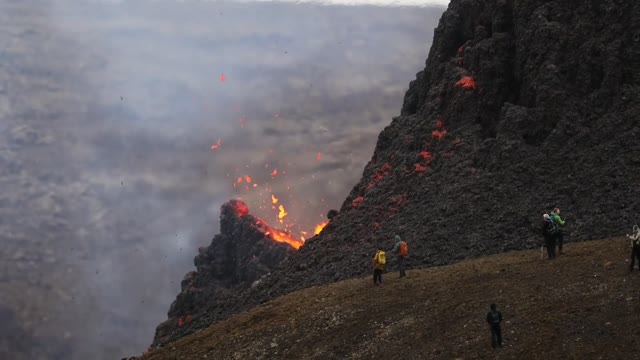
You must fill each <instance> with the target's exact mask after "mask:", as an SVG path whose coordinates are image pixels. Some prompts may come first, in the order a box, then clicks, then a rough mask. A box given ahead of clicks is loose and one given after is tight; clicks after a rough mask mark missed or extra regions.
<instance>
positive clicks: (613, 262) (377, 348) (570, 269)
mask: <svg viewBox="0 0 640 360" xmlns="http://www.w3.org/2000/svg"><path fill="white" fill-rule="evenodd" d="M629 251H630V249H629V241H628V240H627V239H626V238H611V239H607V240H601V241H589V242H583V243H576V244H571V245H568V246H566V247H565V254H564V255H562V256H560V257H558V258H557V259H556V260H553V261H549V260H546V259H545V260H541V259H540V252H539V250H530V251H518V252H510V253H506V254H500V255H495V256H489V257H486V258H482V259H477V260H469V261H464V262H461V263H458V264H455V265H449V266H441V267H435V268H430V269H423V270H414V271H410V272H409V273H408V276H407V278H404V279H398V278H397V277H396V276H397V274H396V273H393V272H390V273H386V274H385V275H384V286H383V287H381V288H378V287H374V286H373V284H372V281H371V279H370V278H369V277H367V278H359V279H352V280H347V281H342V282H338V283H335V284H331V285H327V286H322V287H313V288H309V289H305V290H302V291H297V292H294V293H291V294H289V295H286V296H283V297H281V298H278V299H276V300H274V301H272V302H269V303H266V304H263V305H260V306H258V307H256V308H254V309H252V310H251V311H248V312H245V313H242V314H239V315H235V316H233V317H231V318H229V319H228V320H226V321H222V322H219V323H216V324H214V325H212V326H211V327H209V328H207V329H204V330H202V331H199V332H197V333H195V334H192V335H190V336H188V337H185V338H182V339H180V340H178V341H176V342H174V343H172V344H169V345H168V346H166V347H165V348H162V349H158V350H155V351H152V352H150V353H149V354H147V355H146V356H144V357H141V358H140V359H145V360H178V359H220V360H222V359H276V358H277V359H323V360H324V359H374V358H382V359H487V358H491V359H549V358H553V359H632V358H635V357H636V356H637V353H638V351H639V350H640V341H639V340H638V339H637V336H636V333H635V331H634V329H635V325H636V322H637V318H638V315H640V293H639V292H638V286H639V285H640V271H638V270H636V271H635V272H633V273H629V262H628V260H627V259H628V255H629ZM390 270H393V269H390ZM493 302H495V303H496V304H498V306H499V308H500V309H501V311H502V313H503V315H504V323H503V334H504V342H505V344H504V347H503V348H502V349H499V350H498V351H495V352H494V351H492V350H491V347H490V339H489V331H488V328H487V325H486V323H485V318H484V317H485V315H486V313H487V311H488V307H489V304H491V303H493Z"/></svg>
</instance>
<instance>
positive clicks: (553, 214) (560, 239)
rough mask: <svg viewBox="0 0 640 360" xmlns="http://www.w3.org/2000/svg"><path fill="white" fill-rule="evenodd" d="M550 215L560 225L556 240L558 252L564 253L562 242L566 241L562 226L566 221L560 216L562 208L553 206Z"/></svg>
mask: <svg viewBox="0 0 640 360" xmlns="http://www.w3.org/2000/svg"><path fill="white" fill-rule="evenodd" d="M549 216H550V217H551V219H552V220H553V221H554V222H555V223H556V225H558V231H557V232H556V242H557V243H558V254H559V255H562V243H564V232H563V231H562V226H564V223H565V221H564V220H562V218H561V217H560V209H558V208H553V210H551V214H549Z"/></svg>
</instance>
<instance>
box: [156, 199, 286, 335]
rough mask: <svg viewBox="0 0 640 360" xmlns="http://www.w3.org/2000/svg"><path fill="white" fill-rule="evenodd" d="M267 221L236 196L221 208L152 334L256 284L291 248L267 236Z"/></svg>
mask: <svg viewBox="0 0 640 360" xmlns="http://www.w3.org/2000/svg"><path fill="white" fill-rule="evenodd" d="M267 231H268V230H267V228H266V224H264V223H263V222H262V220H260V219H258V218H256V217H254V216H252V215H250V214H249V208H248V207H247V205H246V204H245V203H244V202H242V201H240V200H231V201H228V202H226V203H225V204H224V205H222V207H221V212H220V234H218V235H216V236H215V237H214V238H213V240H212V241H211V244H210V245H209V246H207V247H202V248H200V249H199V253H198V255H196V257H195V258H194V260H193V262H194V264H195V266H196V271H192V272H189V273H187V274H186V275H185V277H184V278H183V280H182V282H181V290H182V291H181V292H180V294H178V296H177V297H176V300H175V301H174V302H173V303H172V304H171V308H170V309H169V314H168V315H169V319H168V320H167V321H165V322H164V323H162V324H161V325H160V326H158V328H157V330H156V338H158V339H162V338H164V337H166V336H167V335H169V334H172V333H182V332H184V330H185V329H187V328H189V326H188V325H190V324H191V323H192V322H198V321H199V316H200V315H201V314H202V313H204V312H206V311H207V310H208V309H209V308H210V306H211V305H212V304H214V303H216V302H219V301H223V300H226V301H230V300H232V299H233V298H234V297H235V296H236V294H238V293H240V292H241V291H242V290H245V289H247V288H249V287H250V286H251V285H252V284H253V285H254V286H255V284H257V283H259V281H260V279H261V278H262V277H263V276H265V275H267V274H269V272H271V271H272V269H274V268H275V267H276V266H277V265H278V264H279V263H280V262H282V261H283V260H284V259H285V258H286V257H287V256H289V255H290V254H291V253H292V252H295V250H294V249H293V247H291V246H290V245H288V244H286V243H280V242H276V241H274V240H273V239H271V237H269V236H268V235H266V232H267Z"/></svg>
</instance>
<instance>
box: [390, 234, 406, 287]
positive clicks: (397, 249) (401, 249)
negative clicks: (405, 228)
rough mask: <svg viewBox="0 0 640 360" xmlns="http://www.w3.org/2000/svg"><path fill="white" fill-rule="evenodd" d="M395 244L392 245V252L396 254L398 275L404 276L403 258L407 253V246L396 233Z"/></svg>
mask: <svg viewBox="0 0 640 360" xmlns="http://www.w3.org/2000/svg"><path fill="white" fill-rule="evenodd" d="M395 239H396V244H395V245H394V246H393V253H394V254H396V255H398V269H399V270H400V277H405V276H407V274H406V273H405V272H404V258H405V257H406V256H407V255H409V248H408V247H407V243H406V242H404V241H402V238H400V236H399V235H396V237H395Z"/></svg>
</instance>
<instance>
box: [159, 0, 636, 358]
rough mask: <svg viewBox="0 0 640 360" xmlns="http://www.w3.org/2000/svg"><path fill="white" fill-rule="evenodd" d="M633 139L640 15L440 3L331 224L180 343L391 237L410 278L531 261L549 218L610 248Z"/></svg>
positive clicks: (612, 6)
mask: <svg viewBox="0 0 640 360" xmlns="http://www.w3.org/2000/svg"><path fill="white" fill-rule="evenodd" d="M639 138H640V3H638V2H635V1H623V0H602V1H582V0H581V1H572V0H562V1H560V0H556V1H549V0H519V1H517V0H513V1H509V0H502V1H501V0H453V1H452V3H451V4H450V6H449V8H448V10H447V11H446V12H445V13H444V15H443V16H442V18H441V20H440V24H439V26H438V28H437V30H436V33H435V37H434V42H433V46H432V48H431V51H430V53H429V58H428V60H427V63H426V67H425V69H424V70H423V71H421V72H420V73H418V75H417V77H416V80H414V81H412V82H411V84H410V86H409V90H408V91H407V93H406V96H405V99H404V104H403V107H402V111H401V115H400V116H399V117H397V118H394V119H393V121H392V122H391V124H390V125H389V126H388V127H387V128H386V129H385V130H384V131H383V132H382V133H381V134H380V136H379V139H378V143H377V147H376V150H375V153H374V154H373V157H372V159H371V161H370V162H369V163H368V164H367V165H366V167H365V169H364V173H363V177H362V180H361V181H360V183H358V184H356V185H355V186H354V188H353V190H352V191H351V194H350V195H349V196H348V198H347V199H346V200H345V202H344V204H343V205H342V207H341V209H340V212H339V214H338V215H337V216H335V217H334V218H333V219H332V220H331V222H330V223H329V224H328V225H327V226H326V227H325V229H324V230H323V232H322V233H321V234H320V235H319V236H316V237H314V238H312V239H310V240H308V241H307V243H306V244H305V245H304V246H303V247H302V248H301V249H300V251H298V252H296V253H295V254H293V255H292V256H290V257H288V258H287V259H286V261H283V262H282V263H280V265H278V267H277V269H276V270H275V271H273V272H271V274H270V275H269V276H267V277H265V278H264V279H263V281H262V282H261V283H260V284H257V285H256V286H254V287H253V288H250V287H249V288H247V289H246V290H243V292H242V293H238V295H237V296H235V297H232V298H231V300H229V301H226V300H224V299H222V300H221V301H218V298H211V299H210V301H211V302H210V304H209V308H212V307H214V308H215V309H217V310H216V312H211V311H208V312H206V313H205V312H201V314H200V316H199V317H198V319H197V321H193V322H192V323H191V324H190V325H189V326H187V328H188V330H184V331H192V330H193V329H196V328H198V327H203V326H206V325H207V324H209V323H211V322H213V321H216V320H219V319H222V318H225V317H227V316H229V315H230V314H232V313H235V312H238V311H242V310H244V309H247V308H249V307H251V306H254V305H256V304H258V303H260V302H264V301H267V300H269V299H272V298H274V297H276V296H279V295H282V294H285V293H288V292H291V291H293V290H297V289H300V288H304V287H309V286H313V285H319V284H324V283H329V282H333V281H336V280H340V279H346V278H350V277H354V276H359V275H364V274H368V273H369V272H370V267H371V266H370V265H371V257H372V256H373V253H374V252H375V247H376V246H378V245H382V246H384V247H386V248H390V247H392V246H393V241H392V239H393V235H394V234H399V235H401V236H402V237H404V238H405V239H406V240H407V241H408V243H409V247H410V254H411V258H410V261H409V266H410V267H419V266H434V265H442V264H448V263H452V262H455V261H458V260H460V259H464V258H469V257H477V256H482V255H488V254H494V253H499V252H504V251H509V250H514V249H525V248H530V247H534V246H537V245H538V244H539V243H540V235H539V231H538V228H539V223H540V221H541V219H542V213H543V212H545V211H548V210H549V209H550V208H551V207H552V206H558V207H560V208H561V209H562V213H563V215H564V216H565V217H566V220H567V224H568V225H567V229H566V230H565V232H566V233H567V234H568V240H569V241H582V240H589V239H593V238H599V237H605V236H610V235H614V234H619V233H622V232H624V231H625V230H626V229H627V228H628V227H630V225H632V223H633V222H634V221H636V222H637V216H638V213H640V201H639V199H640V197H639V195H640V142H639V141H638V139H639ZM214 241H215V240H214ZM225 261H226V260H225ZM394 261H395V258H394V257H393V256H390V257H389V268H390V269H393V268H394V265H395V264H394ZM301 306H302V304H301ZM198 310H199V309H194V311H198ZM184 331H182V332H180V333H178V332H172V333H166V334H165V335H164V337H163V338H159V337H156V339H155V342H154V344H155V345H159V344H162V343H164V342H166V341H170V340H171V339H173V338H175V337H177V336H179V335H180V334H182V333H183V332H184Z"/></svg>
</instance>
